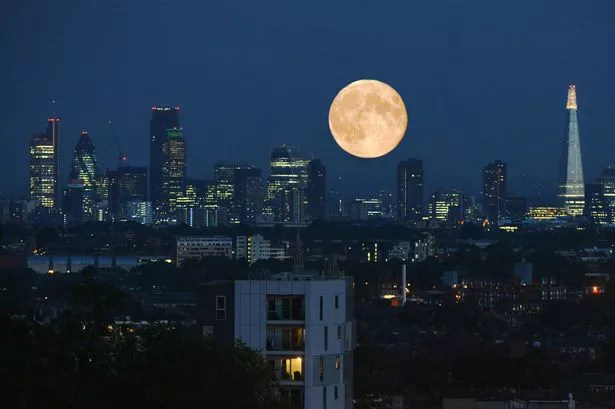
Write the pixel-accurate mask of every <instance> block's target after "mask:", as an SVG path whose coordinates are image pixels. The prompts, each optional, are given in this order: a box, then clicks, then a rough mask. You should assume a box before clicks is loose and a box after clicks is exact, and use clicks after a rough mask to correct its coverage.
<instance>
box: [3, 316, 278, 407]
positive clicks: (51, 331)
mask: <svg viewBox="0 0 615 409" xmlns="http://www.w3.org/2000/svg"><path fill="white" fill-rule="evenodd" d="M0 331H1V332H2V335H3V346H2V348H0V382H2V385H3V386H4V388H5V390H6V391H7V392H5V394H3V406H5V407H10V408H18V409H19V408H32V407H62V408H67V409H78V408H84V407H88V408H94V409H98V408H100V409H102V408H105V409H107V408H109V409H110V408H116V409H123V408H126V409H128V408H135V407H149V408H152V409H170V408H178V409H183V408H194V407H195V406H197V405H198V406H203V407H222V406H228V407H233V408H235V407H236V408H257V409H261V408H262V409H266V408H275V407H276V404H277V402H276V399H275V395H274V392H273V390H272V388H271V387H270V386H271V381H272V380H273V378H272V375H273V373H272V371H270V369H269V367H268V366H267V365H266V364H265V362H264V361H263V359H262V357H261V356H260V355H259V353H258V352H256V351H253V350H251V349H249V348H247V347H246V346H244V345H241V344H232V343H221V342H216V341H214V340H209V339H207V340H206V339H204V338H202V337H201V336H200V335H199V334H196V333H194V332H192V331H190V330H188V329H185V328H176V329H172V328H152V329H150V330H147V331H143V332H141V333H139V334H138V336H137V335H135V334H130V333H129V334H124V335H122V336H120V335H113V334H111V333H107V334H98V333H97V332H96V331H93V332H91V331H88V330H87V325H85V324H82V322H81V321H80V320H79V319H71V316H70V315H67V316H65V319H64V320H63V322H61V323H56V324H54V325H53V326H41V325H38V324H36V323H34V322H32V321H30V320H28V319H10V318H8V317H7V316H2V317H0Z"/></svg>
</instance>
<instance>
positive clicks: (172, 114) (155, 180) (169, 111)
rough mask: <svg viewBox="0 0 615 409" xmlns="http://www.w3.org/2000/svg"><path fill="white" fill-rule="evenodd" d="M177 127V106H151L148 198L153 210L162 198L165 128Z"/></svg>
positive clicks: (155, 209) (158, 205) (178, 124)
mask: <svg viewBox="0 0 615 409" xmlns="http://www.w3.org/2000/svg"><path fill="white" fill-rule="evenodd" d="M179 127H180V122H179V107H178V106H175V107H169V106H160V107H159V106H153V107H152V118H151V120H150V151H149V155H150V156H149V170H150V173H149V200H150V201H151V202H152V206H153V208H154V211H155V212H156V211H158V208H159V207H160V205H161V203H160V201H161V199H162V196H161V192H162V175H163V167H164V156H163V144H164V142H165V140H166V137H167V130H168V129H173V128H179Z"/></svg>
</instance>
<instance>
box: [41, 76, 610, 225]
mask: <svg viewBox="0 0 615 409" xmlns="http://www.w3.org/2000/svg"><path fill="white" fill-rule="evenodd" d="M571 93H572V94H571ZM571 101H572V102H571ZM53 102H54V104H55V101H53ZM571 104H573V105H574V107H572V106H571ZM151 109H152V111H151V112H152V116H151V118H150V156H149V163H147V166H146V167H148V168H151V169H153V168H152V167H154V168H155V167H156V166H159V171H158V173H160V172H161V171H163V163H162V161H161V162H160V164H158V165H156V158H155V155H154V154H153V153H152V152H155V148H154V145H155V144H156V143H157V144H159V146H158V150H159V151H160V153H161V154H162V151H163V145H164V138H165V136H163V137H158V138H156V137H155V134H163V135H165V134H166V133H167V132H168V130H170V129H177V130H178V131H179V132H180V133H181V138H182V148H181V149H182V152H183V151H184V147H183V143H184V142H183V141H184V135H183V128H181V127H180V124H181V123H180V119H179V112H180V106H179V105H170V106H161V105H154V106H152V108H151ZM566 109H567V110H568V112H569V118H568V119H567V121H566V124H567V129H566V133H565V134H566V138H565V145H564V152H563V153H564V154H565V156H564V157H563V158H562V159H561V160H560V167H559V169H558V181H557V183H555V184H554V185H553V187H552V189H551V186H542V187H541V188H540V189H541V190H540V191H539V192H538V193H539V195H533V193H536V190H534V186H532V188H530V191H523V189H516V190H515V188H514V186H512V189H511V184H510V179H511V178H510V177H509V176H508V175H509V174H510V172H507V176H506V183H505V184H506V188H507V189H508V190H511V191H512V194H513V195H517V196H524V197H529V198H530V200H533V201H537V202H536V203H535V204H548V203H549V202H551V201H553V200H556V197H557V196H559V195H561V193H558V192H560V190H561V188H562V182H561V180H562V179H561V178H562V177H563V176H562V175H564V176H566V175H567V173H566V169H568V166H569V165H568V164H567V163H568V161H567V158H568V156H569V155H570V154H569V153H568V151H567V149H568V148H567V147H568V146H569V143H568V139H569V138H573V139H574V141H576V142H575V143H574V144H573V145H574V146H573V147H576V146H579V145H580V142H579V132H578V128H579V126H578V119H577V111H578V106H577V101H576V87H575V85H570V86H569V87H568V94H567V99H566ZM57 121H59V118H58V119H57ZM109 123H110V121H109ZM568 127H569V128H570V129H568ZM111 132H113V133H114V132H115V131H114V130H113V129H112V130H111ZM80 134H81V136H80V139H82V138H83V136H84V135H85V136H87V137H88V141H89V143H90V144H91V143H92V141H91V140H90V138H89V133H88V131H85V130H83V131H81V132H80ZM36 135H37V134H35V135H34V137H36ZM113 136H114V137H115V136H116V135H113ZM156 139H158V142H156ZM571 143H572V142H571ZM114 144H116V145H118V144H119V146H117V148H118V149H120V150H121V145H122V142H121V141H114ZM280 149H283V150H285V149H289V152H290V151H292V150H294V149H300V151H297V153H296V154H295V155H300V156H301V157H305V158H308V159H309V158H313V157H314V154H313V153H311V152H306V151H305V150H303V149H301V147H293V146H289V145H287V144H282V145H281V147H272V148H271V150H270V152H269V155H270V156H271V155H274V154H275V152H276V150H280ZM575 149H576V148H575ZM61 150H62V149H61ZM186 152H187V150H186ZM120 155H121V156H122V158H123V159H126V157H125V156H123V155H124V153H123V152H121V153H120ZM152 155H154V156H152ZM182 155H185V154H184V153H182ZM573 156H574V158H575V161H577V162H582V154H581V150H580V148H579V150H578V151H574V155H573ZM96 159H97V157H96V156H94V160H95V161H96ZM308 159H306V161H307V160H308ZM74 160H75V158H74V157H73V162H74ZM159 160H162V157H161V158H160V159H159ZM411 160H414V159H412V158H411ZM183 161H184V162H187V161H186V158H184V159H183ZM197 161H198V157H197ZM420 161H421V162H423V160H422V159H420ZM497 161H501V159H496V162H497ZM562 161H564V162H566V163H564V162H562ZM62 162H63V161H62V160H60V168H62ZM402 162H404V161H403V160H402V161H399V162H398V163H397V164H396V166H397V167H398V169H397V180H395V182H394V183H395V187H394V188H392V189H390V190H389V189H387V188H385V187H383V186H386V185H389V184H390V180H387V179H391V176H390V175H388V176H387V177H385V178H383V179H382V182H384V183H381V186H378V187H376V190H372V191H366V190H365V189H363V190H357V189H348V188H347V186H346V190H344V191H343V192H342V193H345V194H346V195H348V194H350V195H353V196H355V197H358V196H361V195H366V194H367V195H374V194H377V193H378V192H379V191H383V190H384V191H389V192H391V193H393V192H395V191H396V190H397V195H400V194H401V193H400V192H401V191H400V190H399V189H400V188H399V177H400V174H399V172H400V170H399V166H401V163H402ZM503 162H504V163H505V165H507V164H508V161H506V160H504V161H503ZM221 163H230V164H233V165H234V164H236V163H240V162H239V161H236V160H235V161H231V160H228V161H225V160H216V162H215V163H214V164H213V167H212V168H213V170H210V175H208V176H207V177H205V178H203V177H193V175H192V174H189V173H188V172H187V171H186V170H183V171H182V172H183V178H184V179H186V178H190V179H198V180H211V181H214V180H216V178H217V176H216V172H217V171H216V168H217V166H218V165H219V164H221ZM244 163H249V166H253V167H254V166H255V167H257V168H258V169H269V170H270V172H267V171H265V176H267V181H269V179H271V180H273V185H275V184H276V183H277V182H275V179H276V176H275V172H276V171H275V166H274V167H273V168H272V167H271V166H272V165H271V163H268V164H265V166H263V167H261V166H259V165H258V164H257V163H258V162H257V161H255V160H252V161H250V162H244ZM306 163H307V162H306ZM575 163H576V162H575ZM127 165H130V166H135V165H134V164H133V163H132V162H130V161H128V160H124V161H122V163H121V166H127ZM187 165H188V163H184V164H183V165H182V166H184V167H186V166H187ZM611 165H612V163H609V164H607V165H606V166H605V167H607V166H611ZM71 166H73V167H74V164H73V165H71ZM116 166H117V164H116ZM422 166H423V165H422V164H421V167H422ZM605 167H602V168H601V169H604V168H605ZM114 168H115V167H114V166H109V167H107V170H108V171H109V170H112V169H114ZM100 169H102V167H101V168H100ZM69 172H72V173H74V172H75V170H74V168H73V169H70V170H69ZM421 172H423V170H422V169H421ZM562 172H564V173H563V174H562ZM575 172H576V173H578V172H579V170H575V171H574V172H573V173H575ZM102 173H103V172H102V171H101V174H102ZM153 173H154V174H155V173H156V172H153ZM512 173H514V170H513V172H512ZM580 174H581V182H579V183H580V189H581V196H583V193H582V190H583V186H582V185H583V168H582V163H581V164H580ZM148 176H149V180H150V182H149V183H148V186H149V191H150V193H149V197H150V199H152V200H151V201H152V202H154V203H155V202H156V201H157V200H159V199H158V197H157V195H159V193H158V194H156V192H159V191H161V189H160V188H155V186H156V183H154V182H153V179H152V172H150V174H149V175H148ZM272 176H273V178H271V177H272ZM428 176H429V171H428ZM421 178H422V181H421V184H422V185H424V184H425V183H424V176H421ZM70 179H71V178H69V181H68V182H70ZM72 179H74V178H72ZM392 179H395V176H393V177H392ZM522 179H527V178H526V175H523V176H522ZM598 179H599V174H597V175H596V178H595V180H596V181H598ZM591 180H592V179H591V178H590V179H589V181H590V182H591ZM387 182H389V183H387ZM158 183H161V182H158ZM577 184H578V183H577ZM273 185H271V186H273ZM62 186H63V182H62V179H61V178H60V188H61V187H62ZM304 188H305V186H304ZM178 189H180V190H182V188H181V187H178ZM183 189H184V190H185V187H183ZM267 189H271V187H268V188H267ZM441 190H456V191H461V192H463V193H464V194H468V195H471V196H476V197H481V196H483V195H484V192H485V181H484V180H483V181H482V185H481V186H480V188H479V190H478V192H477V193H476V191H475V190H474V189H469V190H468V189H460V188H458V187H456V186H453V187H444V188H442V187H436V188H434V189H432V190H427V191H426V192H427V194H429V193H431V192H438V191H441ZM550 190H552V191H550ZM537 196H540V197H537ZM347 198H348V197H347ZM557 200H559V199H557ZM483 201H484V198H483ZM504 201H505V199H504ZM423 202H425V198H423ZM154 208H155V206H154ZM580 208H581V209H582V208H583V206H582V205H581V207H580ZM581 213H582V210H581V211H580V213H579V212H577V213H576V214H581Z"/></svg>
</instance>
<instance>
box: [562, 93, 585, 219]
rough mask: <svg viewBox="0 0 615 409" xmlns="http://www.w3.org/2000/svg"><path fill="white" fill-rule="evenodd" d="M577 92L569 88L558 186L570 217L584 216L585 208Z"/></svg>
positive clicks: (563, 205) (564, 206) (563, 204)
mask: <svg viewBox="0 0 615 409" xmlns="http://www.w3.org/2000/svg"><path fill="white" fill-rule="evenodd" d="M577 108H578V107H577V91H576V87H575V86H574V85H570V86H569V87H568V101H567V103H566V109H567V110H568V124H567V129H566V136H565V137H564V146H563V152H562V161H561V163H560V175H559V184H558V193H557V196H558V199H559V201H560V203H559V204H560V206H561V207H562V208H564V210H565V212H566V214H567V215H569V216H582V215H583V209H584V208H585V182H584V179H583V162H582V157H581V140H580V137H579V123H578V119H577Z"/></svg>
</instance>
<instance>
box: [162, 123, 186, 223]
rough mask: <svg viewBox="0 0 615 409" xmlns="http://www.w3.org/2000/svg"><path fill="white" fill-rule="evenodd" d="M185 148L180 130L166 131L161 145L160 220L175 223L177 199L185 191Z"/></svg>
mask: <svg viewBox="0 0 615 409" xmlns="http://www.w3.org/2000/svg"><path fill="white" fill-rule="evenodd" d="M186 170H187V162H186V146H185V141H184V133H183V131H182V129H181V128H171V129H167V133H166V137H165V140H164V142H163V144H162V188H161V192H160V193H161V197H160V207H159V211H158V213H159V214H160V216H161V218H160V220H163V221H167V222H175V221H176V220H177V215H176V214H175V210H176V209H177V199H178V198H179V197H181V196H182V195H183V194H184V192H185V190H186Z"/></svg>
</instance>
